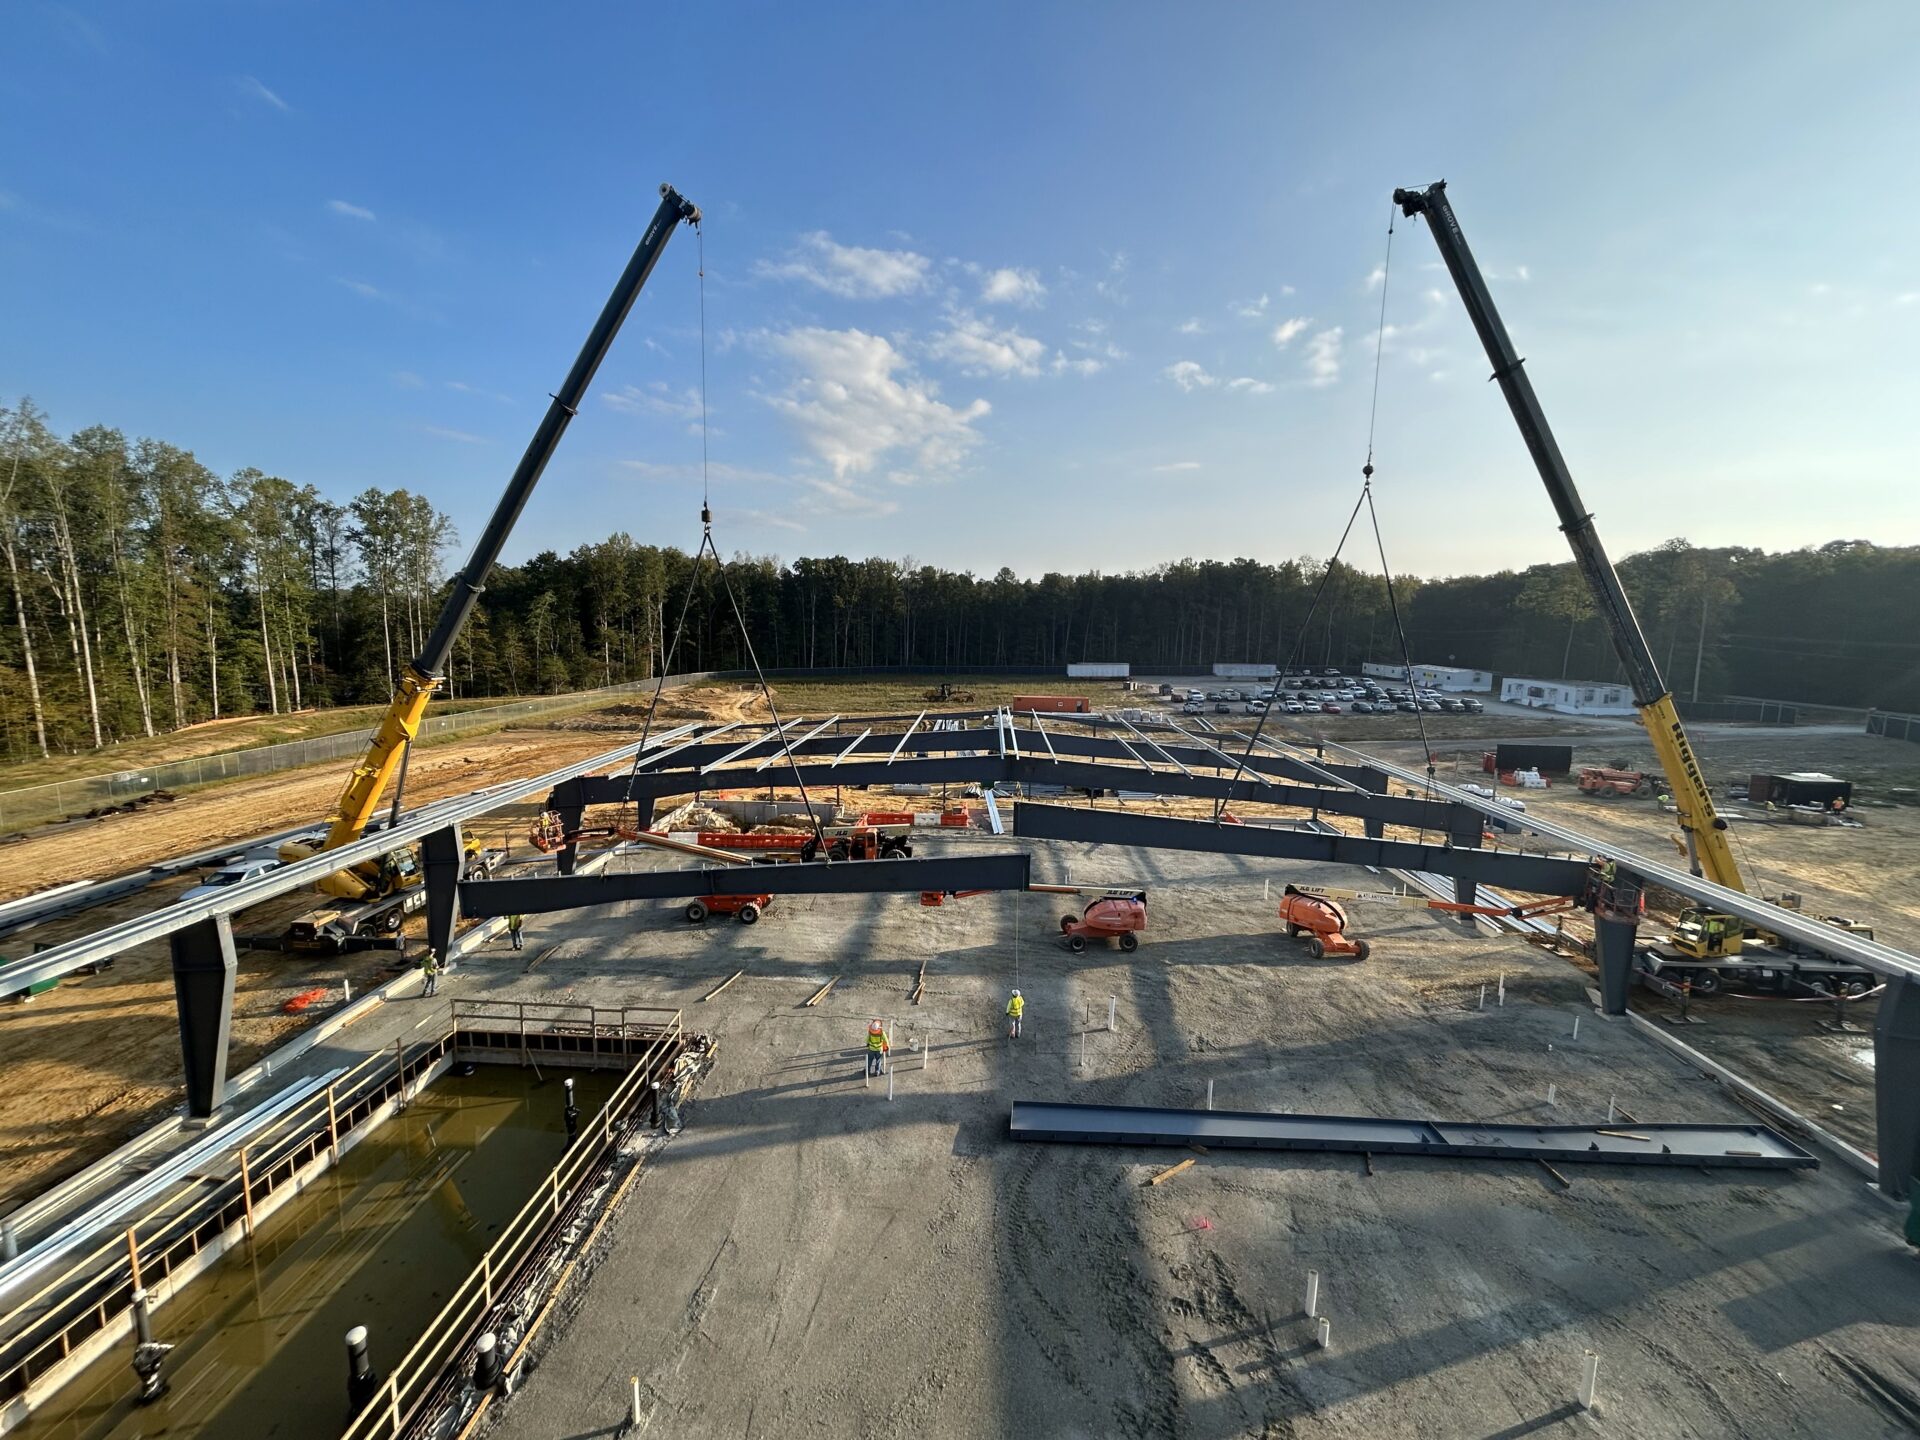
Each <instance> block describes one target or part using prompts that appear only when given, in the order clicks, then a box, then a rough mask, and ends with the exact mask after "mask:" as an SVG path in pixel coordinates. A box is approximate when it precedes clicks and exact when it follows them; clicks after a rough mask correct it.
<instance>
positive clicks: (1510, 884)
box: [1013, 801, 1587, 895]
mask: <svg viewBox="0 0 1920 1440" xmlns="http://www.w3.org/2000/svg"><path fill="white" fill-rule="evenodd" d="M1013 832H1014V834H1016V835H1019V836H1023V837H1026V838H1030V839H1040V840H1078V841H1082V842H1084V843H1086V844H1089V845H1129V846H1133V847H1135V848H1138V849H1143V850H1203V851H1209V852H1211V853H1213V854H1217V855H1264V856H1268V857H1270V858H1272V859H1276V860H1311V861H1317V862H1320V863H1322V864H1331V865H1360V866H1368V865H1372V866H1377V867H1379V868H1381V869H1399V870H1428V871H1432V872H1433V873H1435V874H1438V875H1460V876H1465V877H1467V878H1469V879H1472V880H1478V881H1485V882H1487V883H1489V884H1494V885H1500V886H1504V887H1507V888H1510V889H1514V890H1525V891H1528V892H1529V893H1531V894H1535V895H1579V894H1581V893H1582V892H1583V891H1584V890H1585V889H1586V884H1587V866H1586V864H1585V863H1584V862H1582V861H1577V860H1556V859H1553V858H1551V857H1549V856H1545V855H1518V854H1515V853H1513V852H1512V851H1506V850H1479V849H1472V848H1469V847H1466V846H1458V845H1421V844H1415V843H1413V842H1411V841H1406V840H1370V839H1364V838H1362V837H1360V836H1356V835H1340V834H1322V833H1318V832H1315V831H1309V830H1273V829H1268V828H1267V827H1265V826H1260V825H1214V824H1210V823H1209V822H1207V821H1205V820H1173V819H1169V818H1167V817H1165V816H1160V815H1135V814H1130V813H1128V812H1126V811H1121V810H1083V809H1080V808H1078V807H1077V806H1069V805H1036V804H1034V803H1033V802H1032V801H1028V802H1027V803H1026V804H1024V805H1020V806H1018V807H1016V808H1015V810H1014V812H1013Z"/></svg>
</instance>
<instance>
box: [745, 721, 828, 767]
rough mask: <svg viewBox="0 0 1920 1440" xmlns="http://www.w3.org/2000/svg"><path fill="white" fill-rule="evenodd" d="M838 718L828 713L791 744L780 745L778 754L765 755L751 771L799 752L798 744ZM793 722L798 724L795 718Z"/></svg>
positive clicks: (807, 739)
mask: <svg viewBox="0 0 1920 1440" xmlns="http://www.w3.org/2000/svg"><path fill="white" fill-rule="evenodd" d="M839 719H840V717H839V716H838V715H829V716H828V717H827V718H826V719H824V720H822V721H821V722H820V723H819V724H818V725H816V726H814V727H813V729H811V730H809V731H808V732H807V733H806V734H804V735H802V736H801V737H800V738H799V739H798V740H796V741H794V742H793V743H792V744H791V745H782V746H781V747H780V754H778V755H769V756H767V758H766V759H764V760H762V761H761V762H760V763H759V764H758V765H756V766H754V767H753V773H754V774H756V775H758V774H759V773H760V772H761V771H762V770H764V769H766V768H767V766H769V765H771V764H773V762H774V761H776V760H781V759H784V758H785V757H786V756H788V755H797V754H799V753H800V751H799V747H800V746H802V745H804V744H806V743H807V741H809V740H811V739H813V737H814V736H816V735H818V734H819V733H820V732H821V731H822V730H824V729H826V728H827V727H828V726H829V725H833V724H836V723H838V721H839ZM793 723H794V724H796V725H798V724H799V723H800V722H799V721H798V720H796V721H794V722H793Z"/></svg>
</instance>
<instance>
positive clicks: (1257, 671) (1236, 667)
mask: <svg viewBox="0 0 1920 1440" xmlns="http://www.w3.org/2000/svg"><path fill="white" fill-rule="evenodd" d="M1213 673H1214V674H1216V675H1219V676H1222V677H1223V678H1228V679H1233V680H1270V679H1272V678H1273V677H1274V676H1275V675H1277V674H1279V673H1280V667H1279V666H1278V665H1261V664H1249V663H1243V662H1241V661H1238V660H1219V661H1215V662H1214V666H1213Z"/></svg>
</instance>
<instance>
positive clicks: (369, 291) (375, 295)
mask: <svg viewBox="0 0 1920 1440" xmlns="http://www.w3.org/2000/svg"><path fill="white" fill-rule="evenodd" d="M333 283H334V284H336V285H343V286H345V287H346V288H347V289H349V290H351V291H352V292H353V293H354V294H356V295H358V296H360V297H361V298H362V299H365V300H385V299H386V298H387V292H386V291H384V290H382V289H381V288H380V287H379V286H377V285H369V284H368V283H367V282H366V281H364V280H349V279H348V278H347V277H346V276H344V275H336V276H334V277H333Z"/></svg>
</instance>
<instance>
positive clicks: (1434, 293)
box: [1427, 290, 1447, 305]
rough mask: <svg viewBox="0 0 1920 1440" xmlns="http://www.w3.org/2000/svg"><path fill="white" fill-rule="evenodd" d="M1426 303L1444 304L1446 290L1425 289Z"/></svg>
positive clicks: (1445, 301)
mask: <svg viewBox="0 0 1920 1440" xmlns="http://www.w3.org/2000/svg"><path fill="white" fill-rule="evenodd" d="M1427 303H1428V304H1429V305H1444V304H1446V303H1447V292H1446V291H1444V290H1429V291H1427Z"/></svg>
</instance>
